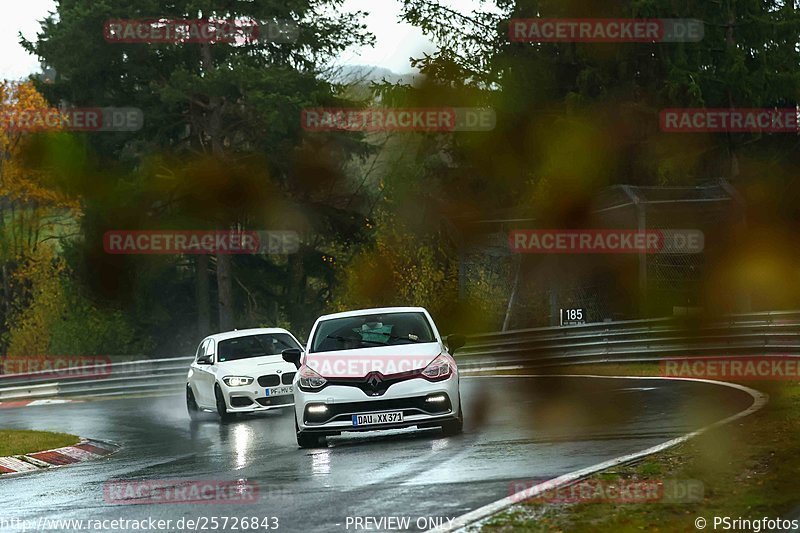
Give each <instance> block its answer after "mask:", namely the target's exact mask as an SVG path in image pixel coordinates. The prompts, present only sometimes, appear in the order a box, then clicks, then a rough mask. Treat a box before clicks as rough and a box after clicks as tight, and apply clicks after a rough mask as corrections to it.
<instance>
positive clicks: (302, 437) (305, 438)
mask: <svg viewBox="0 0 800 533" xmlns="http://www.w3.org/2000/svg"><path fill="white" fill-rule="evenodd" d="M294 430H295V433H296V434H297V445H298V446H300V447H301V448H327V447H328V443H327V441H326V440H325V437H324V436H320V435H315V434H314V433H309V432H307V431H300V428H299V426H298V425H297V419H296V418H295V419H294Z"/></svg>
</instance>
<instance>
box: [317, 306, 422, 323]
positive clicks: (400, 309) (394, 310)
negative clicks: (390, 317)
mask: <svg viewBox="0 0 800 533" xmlns="http://www.w3.org/2000/svg"><path fill="white" fill-rule="evenodd" d="M427 312H428V311H427V310H426V309H425V308H424V307H375V308H373V309H355V310H353V311H344V312H342V313H333V314H330V315H322V316H321V317H319V318H318V319H317V321H320V320H328V319H329V318H343V317H348V316H361V315H375V314H380V313H427Z"/></svg>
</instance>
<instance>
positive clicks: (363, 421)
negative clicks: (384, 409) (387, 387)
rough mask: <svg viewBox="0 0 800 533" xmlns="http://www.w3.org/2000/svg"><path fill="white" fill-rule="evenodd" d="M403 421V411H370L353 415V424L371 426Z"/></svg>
mask: <svg viewBox="0 0 800 533" xmlns="http://www.w3.org/2000/svg"><path fill="white" fill-rule="evenodd" d="M402 421H403V411H391V412H389V413H369V414H365V415H353V426H354V427H355V426H371V425H374V424H395V423H397V422H402Z"/></svg>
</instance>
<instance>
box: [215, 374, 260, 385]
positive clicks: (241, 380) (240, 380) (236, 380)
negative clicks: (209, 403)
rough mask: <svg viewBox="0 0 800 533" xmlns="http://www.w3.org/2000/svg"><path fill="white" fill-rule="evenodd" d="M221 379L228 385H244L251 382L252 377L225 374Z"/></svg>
mask: <svg viewBox="0 0 800 533" xmlns="http://www.w3.org/2000/svg"><path fill="white" fill-rule="evenodd" d="M222 381H223V382H224V383H225V385H227V386H228V387H244V386H245V385H250V384H251V383H252V382H253V378H251V377H247V376H225V377H224V378H222Z"/></svg>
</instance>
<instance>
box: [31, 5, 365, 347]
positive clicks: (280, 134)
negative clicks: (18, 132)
mask: <svg viewBox="0 0 800 533" xmlns="http://www.w3.org/2000/svg"><path fill="white" fill-rule="evenodd" d="M341 3H342V2H341V1H340V0H291V1H289V2H272V1H270V2H229V3H227V4H226V5H224V6H220V5H219V3H218V2H211V1H207V0H200V1H198V0H181V1H179V2H173V3H171V4H170V5H169V6H168V7H166V8H165V7H164V6H163V5H162V3H161V2H157V1H155V0H147V1H144V2H136V3H132V2H130V1H129V0H111V1H109V2H103V3H99V4H98V3H97V2H94V1H92V0H76V1H71V2H68V3H67V2H62V3H60V4H59V6H58V12H57V15H56V16H53V17H49V18H48V19H46V20H45V21H44V22H43V25H42V32H41V33H40V35H39V36H38V38H37V40H36V41H35V42H27V41H25V42H24V45H25V46H26V47H27V49H28V50H30V51H31V52H33V53H35V54H36V55H38V56H39V57H41V58H42V60H43V61H44V62H45V63H46V64H47V65H48V66H50V67H53V68H54V69H55V72H56V73H57V74H56V76H55V79H54V80H53V82H52V83H49V84H46V85H45V84H41V86H40V88H41V90H42V91H43V92H44V93H45V94H46V95H47V97H48V99H49V100H50V101H51V102H60V101H64V102H68V103H70V104H71V105H77V106H92V107H98V106H111V105H116V106H132V107H139V108H141V109H142V110H143V111H144V114H145V117H146V120H145V125H144V127H143V128H142V129H141V130H140V131H138V132H135V133H130V134H94V135H93V136H91V137H90V138H88V139H87V142H88V144H89V146H90V147H91V149H92V152H91V153H92V158H93V161H92V168H93V170H92V173H93V174H95V175H96V176H97V177H98V178H99V173H100V169H102V174H103V177H102V178H101V179H102V180H103V182H102V183H100V184H98V183H91V182H87V180H86V179H85V177H82V178H81V177H78V178H76V180H77V181H78V182H80V183H82V185H80V186H79V187H78V188H79V190H80V192H81V194H82V196H83V197H84V198H85V200H86V206H87V207H86V209H87V211H91V213H90V214H89V215H88V216H87V217H85V218H84V227H83V232H84V234H85V235H86V243H87V244H86V246H87V249H86V250H85V252H84V254H85V256H86V261H87V263H91V264H92V265H93V266H98V267H100V268H103V269H107V270H106V274H107V275H104V276H87V279H94V280H97V281H96V284H95V285H96V286H95V289H96V290H99V291H101V292H105V293H106V294H107V295H109V296H111V295H112V294H115V293H116V294H119V293H120V292H121V291H119V286H120V283H119V282H118V281H113V280H115V279H117V278H119V276H120V275H122V273H125V272H127V273H129V274H127V275H131V274H132V272H134V271H135V270H136V268H135V267H132V266H131V265H132V263H133V262H135V261H132V260H131V259H130V258H125V257H115V258H108V257H103V256H102V252H101V251H100V249H99V243H100V242H101V239H100V238H99V237H100V236H101V235H102V233H103V232H104V231H105V230H106V229H108V228H110V227H112V224H113V225H119V224H129V226H128V228H130V229H135V228H139V227H152V226H153V225H156V224H160V225H161V227H164V225H166V224H175V225H176V226H173V227H188V228H212V229H227V228H230V227H238V228H251V229H270V228H276V227H277V228H278V229H296V230H298V231H301V232H302V233H303V234H304V235H305V238H304V244H303V246H302V247H301V251H300V253H298V254H296V255H293V256H291V257H290V258H289V260H288V263H287V264H286V265H285V267H284V268H285V273H286V276H285V277H284V280H282V283H283V285H284V287H283V289H282V290H280V291H278V292H279V296H280V297H283V298H284V304H285V305H286V306H287V307H288V309H287V310H288V312H289V314H290V315H291V316H292V318H293V320H295V321H301V320H307V318H306V317H307V316H308V314H309V313H310V312H312V311H310V309H311V308H313V307H315V306H318V305H319V304H317V303H316V302H311V303H312V307H309V301H308V298H309V294H308V293H307V290H306V289H307V282H308V280H307V278H306V276H304V275H298V273H302V272H304V271H305V270H306V263H307V262H308V260H309V259H310V258H312V257H321V256H322V253H321V252H320V251H319V250H318V249H317V248H318V247H323V248H324V247H325V246H328V244H329V243H335V242H337V241H341V240H347V239H352V238H358V234H357V233H356V234H354V235H348V232H350V230H351V229H352V227H353V226H354V225H355V227H359V226H363V216H360V215H358V214H357V210H356V208H357V207H359V206H358V202H356V203H355V204H349V205H350V207H348V208H344V207H343V206H345V205H348V201H347V200H346V199H345V200H344V201H343V200H342V198H343V197H347V196H350V195H349V194H348V193H347V191H348V180H349V178H348V176H347V175H346V174H345V173H344V172H343V170H344V168H345V167H346V165H347V164H348V162H349V161H350V159H351V157H353V156H359V155H360V156H363V155H365V154H366V153H367V151H368V147H367V146H364V145H363V144H360V143H359V142H358V141H357V140H354V141H353V142H348V143H344V144H331V143H328V142H326V141H325V140H324V139H306V138H305V137H304V135H303V131H302V129H301V126H300V120H299V116H300V110H301V109H303V108H304V107H312V106H319V105H337V104H341V102H342V101H341V100H339V99H338V98H337V97H336V91H337V87H336V86H334V85H333V84H331V83H330V82H327V81H325V80H324V79H323V77H322V71H321V69H322V65H323V64H324V63H325V62H326V61H328V60H329V59H330V58H332V57H334V56H335V55H336V54H337V53H338V52H340V51H342V50H343V49H345V48H346V47H347V46H350V45H352V44H363V43H367V42H369V41H370V40H371V36H369V35H368V34H367V33H366V32H365V31H364V27H363V25H361V24H360V23H359V22H358V19H359V17H360V16H361V14H360V13H354V14H349V13H343V12H341V10H338V9H337V7H339V6H341ZM153 13H160V14H161V16H163V17H164V18H175V19H201V18H206V19H246V20H251V21H252V20H258V21H263V20H291V21H295V22H296V23H297V24H298V29H299V31H298V36H297V40H296V41H295V42H292V43H277V42H270V41H267V40H259V41H255V42H253V41H247V42H242V43H238V44H237V43H232V44H229V43H214V44H209V43H200V44H197V43H181V44H152V45H148V44H141V43H131V44H120V43H109V42H106V41H105V40H104V38H103V25H104V23H105V22H106V21H107V20H109V19H112V18H113V19H134V18H142V17H145V16H152V14H153ZM87 28H88V29H89V30H88V32H87ZM77 58H80V59H78V60H76V59H77ZM309 155H310V156H311V157H309ZM123 229H126V228H123ZM316 232H320V233H316ZM214 259H215V260H214V261H212V262H211V264H210V265H208V262H207V260H206V259H205V258H200V259H197V260H196V261H194V270H195V271H196V287H197V293H198V296H197V299H196V305H197V306H199V307H201V309H200V310H199V313H198V322H199V324H200V329H201V330H202V329H205V328H207V327H208V326H207V323H208V320H207V318H206V317H207V316H208V313H207V311H206V310H205V309H203V307H204V306H205V304H204V302H206V301H208V299H207V298H206V297H205V294H207V293H206V287H209V290H211V289H213V288H211V287H210V286H209V284H208V283H207V280H206V275H207V266H211V267H215V270H216V281H217V283H216V293H217V308H218V316H219V328H220V329H228V328H230V327H231V326H232V325H233V323H234V322H233V321H234V319H235V311H236V310H237V309H241V308H242V307H244V306H243V305H242V304H241V302H242V301H243V300H244V298H242V299H238V300H237V298H236V294H237V291H236V287H237V286H240V285H241V284H240V283H236V279H237V277H239V278H243V277H252V276H243V275H239V274H237V271H239V270H240V269H241V268H240V267H247V268H249V267H252V266H253V265H251V264H250V263H251V262H250V261H248V259H249V258H238V257H237V258H231V257H230V256H225V255H218V256H217V257H216V258H214ZM278 261H280V260H278ZM267 262H271V260H267ZM260 267H262V268H266V267H267V265H264V264H261V265H260ZM109 280H112V281H109ZM104 281H106V282H108V283H107V286H105V287H103V286H97V283H102V282H104ZM239 281H241V279H240V280H239ZM252 290H253V289H252V287H250V288H248V287H244V288H243V290H242V294H247V292H248V291H250V292H252ZM122 292H123V293H124V292H125V291H122ZM235 300H237V301H238V303H237V301H235ZM206 332H207V331H206ZM206 332H203V331H201V333H206Z"/></svg>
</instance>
